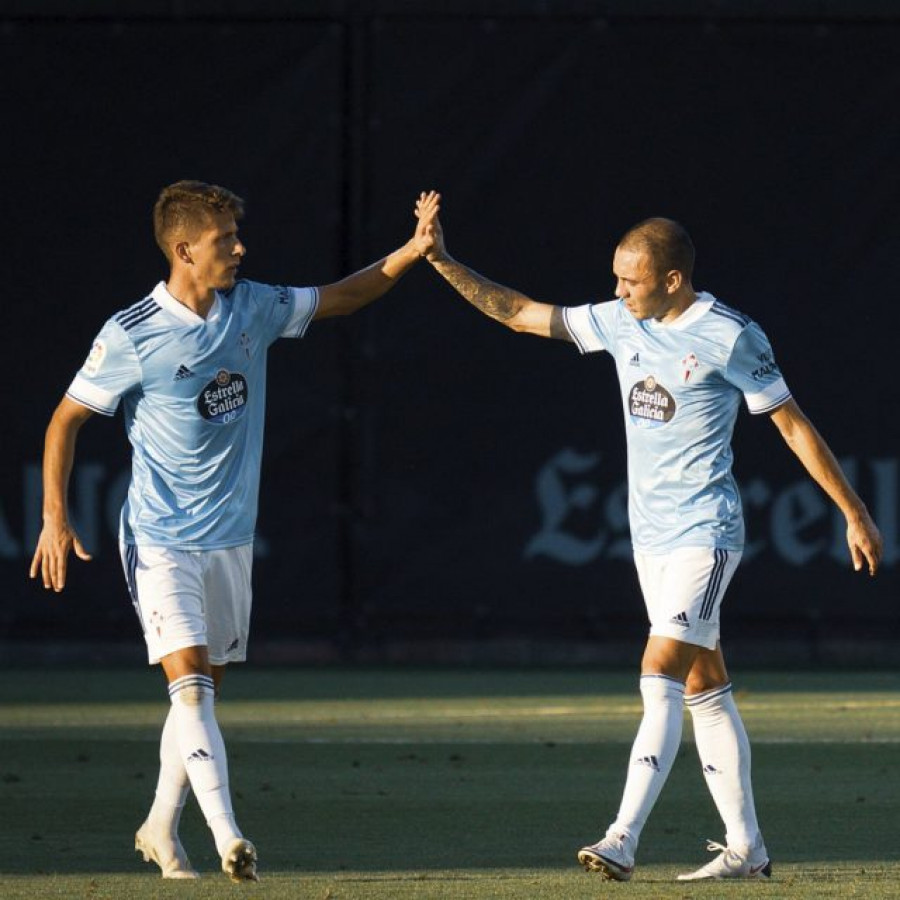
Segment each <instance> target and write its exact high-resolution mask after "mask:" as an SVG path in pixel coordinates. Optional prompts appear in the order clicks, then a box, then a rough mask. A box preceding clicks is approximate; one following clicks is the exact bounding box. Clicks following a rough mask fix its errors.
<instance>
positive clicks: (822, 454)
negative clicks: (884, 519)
mask: <svg viewBox="0 0 900 900" xmlns="http://www.w3.org/2000/svg"><path fill="white" fill-rule="evenodd" d="M771 418H772V421H773V422H774V423H775V426H776V427H777V428H778V430H779V431H780V432H781V436H782V437H783V438H784V439H785V441H786V442H787V445H788V447H790V448H791V450H793V451H794V453H795V454H796V455H797V458H798V459H799V460H800V462H802V463H803V465H804V467H805V468H806V471H807V472H809V474H810V475H811V476H812V478H813V480H814V481H815V482H816V484H818V485H819V486H820V487H821V488H822V490H823V491H825V493H826V494H828V496H829V497H831V499H832V500H833V501H834V502H835V503H836V504H837V506H838V508H839V509H840V511H841V512H842V513H843V514H844V518H845V519H846V520H847V545H848V546H849V547H850V556H851V558H852V559H853V568H854V569H856V571H857V572H858V571H860V569H862V567H863V565H864V564H866V565H868V569H869V574H870V575H874V574H875V572H876V571H877V570H878V564H879V562H880V561H881V551H882V540H881V533H880V532H879V530H878V527H877V526H876V525H875V522H874V521H872V517H871V516H870V515H869V511H868V509H866V506H865V504H864V503H863V502H862V500H860V498H859V497H858V496H857V494H856V491H854V490H853V488H852V487H851V486H850V483H849V482H848V481H847V478H846V477H845V475H844V473H843V471H842V470H841V467H840V464H839V463H838V461H837V460H836V459H835V457H834V454H833V453H832V452H831V450H830V448H829V447H828V445H827V444H826V443H825V441H824V439H823V438H822V436H821V435H820V434H819V432H818V431H816V429H815V428H814V427H813V424H812V422H810V421H809V419H807V418H806V416H805V415H804V414H803V412H802V411H801V410H800V407H799V406H797V404H796V402H795V401H794V400H788V401H787V403H785V404H783V405H782V406H779V407H778V409H776V410H775V412H773V413H772V416H771Z"/></svg>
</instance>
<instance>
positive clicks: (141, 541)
mask: <svg viewBox="0 0 900 900" xmlns="http://www.w3.org/2000/svg"><path fill="white" fill-rule="evenodd" d="M437 208H438V207H437V197H436V195H434V194H433V193H432V194H429V195H424V194H423V195H422V196H421V197H420V198H419V203H418V210H419V212H418V215H419V222H418V225H417V228H416V232H415V234H414V235H413V237H412V238H411V239H410V240H409V241H407V243H406V244H404V245H403V246H402V247H400V248H399V249H397V250H395V251H394V252H393V253H391V254H389V255H388V256H386V257H385V258H384V259H382V260H380V261H379V262H376V263H374V264H373V265H371V266H368V267H367V268H365V269H362V270H360V271H358V272H356V273H354V274H352V275H349V276H347V277H346V278H344V279H342V280H341V281H338V282H335V283H334V284H327V285H324V286H321V287H301V288H296V287H278V286H273V285H267V284H259V283H256V282H252V281H245V280H242V279H238V277H237V274H238V268H239V266H240V264H241V262H242V260H243V258H244V255H245V253H246V248H245V246H244V244H243V242H242V241H241V239H240V237H239V236H238V225H237V222H238V220H239V219H240V218H241V217H242V215H243V211H244V204H243V201H242V200H241V199H240V197H238V196H236V195H235V194H233V193H232V192H231V191H228V190H226V189H225V188H221V187H218V186H216V185H210V184H205V183H203V182H199V181H180V182H177V183H176V184H173V185H170V186H169V187H166V188H164V189H163V191H162V192H161V194H160V195H159V199H158V200H157V202H156V205H155V207H154V210H153V227H154V234H155V237H156V241H157V243H158V244H159V246H160V248H161V249H162V251H163V253H164V254H165V256H166V259H167V260H168V262H169V266H170V274H169V278H168V280H167V281H164V282H162V281H161V282H160V283H159V284H157V285H156V287H155V288H154V289H153V290H152V291H151V292H150V294H149V295H148V296H147V297H145V298H144V299H143V300H140V301H139V302H137V303H135V304H133V305H132V306H129V307H127V308H126V309H123V310H122V311H120V312H118V313H116V314H115V315H113V316H112V317H111V318H110V319H109V320H108V321H107V322H106V324H105V325H104V326H103V328H102V329H101V330H100V333H99V334H98V336H97V338H96V340H95V341H94V344H93V347H92V348H91V351H90V354H89V355H88V357H87V360H86V361H85V363H84V365H83V366H82V368H81V370H80V371H79V372H78V374H77V375H76V376H75V378H74V380H73V381H72V383H71V385H70V386H69V389H68V390H67V392H66V395H65V397H64V398H63V399H62V401H61V402H60V404H59V406H58V407H57V408H56V411H55V412H54V413H53V417H52V419H51V421H50V425H49V427H48V428H47V434H46V440H45V448H44V466H43V477H44V510H43V519H44V522H43V530H42V531H41V534H40V536H39V538H38V543H37V549H36V550H35V554H34V559H33V560H32V563H31V570H30V574H31V577H32V578H37V577H40V578H41V579H42V581H43V584H44V587H45V588H52V589H53V590H55V591H61V590H62V589H63V587H64V586H65V583H66V570H67V565H68V556H69V552H70V551H73V550H74V552H75V554H76V556H78V558H80V559H83V560H89V559H90V555H89V554H88V553H87V552H86V550H85V548H84V547H83V545H82V543H81V541H80V540H79V539H78V535H77V534H76V533H75V531H74V530H73V527H72V525H71V523H70V521H69V516H68V509H67V500H66V498H67V489H68V481H69V474H70V472H71V470H72V464H73V460H74V456H75V444H76V438H77V435H78V432H79V429H80V428H81V426H82V425H83V424H84V423H85V422H86V421H87V420H88V419H89V418H90V417H91V415H92V414H93V413H95V412H96V413H101V414H102V415H107V416H112V415H113V414H114V413H115V411H116V409H117V408H118V406H119V404H120V403H121V404H122V406H123V410H124V417H125V428H126V432H127V435H128V440H129V442H130V443H131V447H132V477H131V483H130V486H129V490H128V497H127V500H126V502H125V505H124V507H123V509H122V516H121V525H120V546H121V552H122V562H123V565H124V568H125V575H126V579H127V582H128V588H129V591H130V593H131V597H132V600H133V602H134V606H135V609H136V611H137V614H138V617H139V619H140V622H141V625H142V627H143V631H144V637H145V639H146V643H147V649H148V655H149V660H150V662H151V663H159V664H161V666H162V669H163V671H164V673H165V676H166V679H167V681H168V686H169V696H170V700H171V706H170V709H169V714H168V717H167V719H166V722H165V726H164V728H163V732H162V738H161V741H160V772H159V781H158V785H157V789H156V795H155V799H154V801H153V805H152V807H151V809H150V813H149V815H148V817H147V819H146V821H145V822H144V823H143V825H141V827H140V828H139V830H138V832H137V834H136V835H135V848H136V849H137V850H139V851H141V852H142V853H143V855H144V859H145V860H146V861H148V862H149V861H151V860H152V861H153V862H155V863H156V864H157V865H158V866H159V867H160V869H161V870H162V875H163V877H164V878H196V877H198V876H197V873H196V871H195V870H194V869H193V867H192V866H191V863H190V861H189V860H188V857H187V854H186V853H185V851H184V848H183V847H182V845H181V841H180V840H179V837H178V823H179V819H180V816H181V810H182V808H183V806H184V804H185V801H186V799H187V795H188V793H189V791H190V789H191V788H192V789H193V791H194V794H195V796H196V798H197V801H198V802H199V804H200V807H201V810H202V812H203V815H204V816H205V818H206V821H207V824H208V825H209V827H210V829H211V831H212V834H213V838H214V840H215V844H216V849H217V851H218V853H219V856H220V857H221V859H222V870H223V871H224V872H225V873H226V874H227V875H228V876H229V877H230V878H231V879H232V880H234V881H246V880H256V877H257V874H256V866H257V855H256V848H255V847H254V846H253V844H252V843H251V842H250V841H249V840H247V839H246V838H245V837H244V836H243V834H242V833H241V831H240V829H239V828H238V826H237V824H236V822H235V818H234V812H233V808H232V803H231V795H230V791H229V786H228V764H227V759H226V754H225V745H224V742H223V740H222V734H221V732H220V730H219V726H218V723H217V721H216V716H215V708H214V700H215V697H216V695H217V693H218V690H219V686H220V685H221V682H222V677H223V673H224V669H225V666H226V665H227V664H228V663H231V662H242V661H243V660H245V659H246V654H247V640H248V636H249V624H250V606H251V589H250V574H251V565H252V558H253V534H254V528H255V524H256V513H257V501H258V495H259V476H260V463H261V457H262V443H263V422H264V418H265V397H266V355H267V352H268V349H269V346H270V345H271V344H272V343H274V342H275V341H276V340H277V339H278V338H280V337H291V338H301V337H303V336H304V335H305V333H306V330H307V328H308V327H309V325H310V323H311V322H313V321H316V320H319V319H324V318H327V317H330V316H343V315H348V314H350V313H352V312H355V311H356V310H357V309H360V308H361V307H363V306H365V305H366V304H368V303H370V302H371V301H373V300H375V299H376V298H377V297H380V296H381V295H382V294H384V293H386V292H387V291H388V290H390V289H391V288H392V287H393V286H394V285H395V284H396V283H397V280H398V279H399V278H400V277H401V276H402V275H403V274H404V273H405V272H406V271H407V270H408V269H409V268H410V267H411V266H412V265H413V264H414V263H415V262H417V261H418V260H419V258H420V256H421V255H422V252H423V250H424V243H423V241H424V230H425V228H426V227H427V224H428V222H429V220H430V217H431V216H432V215H434V214H435V213H436V212H437ZM423 210H424V212H423Z"/></svg>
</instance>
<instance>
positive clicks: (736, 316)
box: [710, 300, 750, 325]
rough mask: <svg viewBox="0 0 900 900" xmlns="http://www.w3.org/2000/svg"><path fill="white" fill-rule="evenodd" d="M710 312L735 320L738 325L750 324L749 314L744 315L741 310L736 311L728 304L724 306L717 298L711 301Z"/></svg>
mask: <svg viewBox="0 0 900 900" xmlns="http://www.w3.org/2000/svg"><path fill="white" fill-rule="evenodd" d="M710 312H714V313H715V314H716V315H717V316H723V317H724V318H726V319H731V321H732V322H737V323H738V325H749V324H750V316H745V315H744V314H743V313H742V312H738V311H737V310H736V309H732V308H731V307H730V306H726V305H725V304H724V303H722V302H721V301H719V300H716V301H715V302H714V303H713V305H712V306H711V307H710Z"/></svg>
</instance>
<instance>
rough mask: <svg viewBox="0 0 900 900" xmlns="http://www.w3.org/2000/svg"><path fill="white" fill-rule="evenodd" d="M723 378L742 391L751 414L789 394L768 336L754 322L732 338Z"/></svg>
mask: <svg viewBox="0 0 900 900" xmlns="http://www.w3.org/2000/svg"><path fill="white" fill-rule="evenodd" d="M725 378H726V379H727V381H728V382H730V383H731V384H733V385H734V386H735V387H736V388H738V390H740V391H741V392H742V393H743V395H744V399H745V400H746V402H747V408H748V409H749V410H750V412H751V413H753V414H754V415H759V414H760V413H766V412H771V411H772V410H773V409H777V408H778V407H779V406H781V404H782V403H784V402H785V401H787V400H789V399H790V397H791V392H790V391H789V390H788V386H787V384H785V381H784V378H783V377H782V375H781V370H780V369H779V368H778V364H777V363H776V362H775V354H774V353H773V352H772V346H771V345H770V344H769V339H768V338H767V337H766V335H765V334H764V333H763V330H762V329H761V328H760V327H759V325H757V324H756V323H755V322H750V324H749V325H747V327H746V328H744V329H743V330H742V331H741V333H740V334H739V335H738V338H737V340H736V341H735V342H734V346H733V347H732V350H731V356H730V357H729V359H728V363H727V365H726V367H725Z"/></svg>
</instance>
